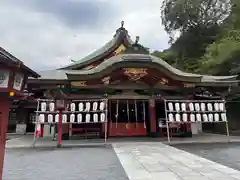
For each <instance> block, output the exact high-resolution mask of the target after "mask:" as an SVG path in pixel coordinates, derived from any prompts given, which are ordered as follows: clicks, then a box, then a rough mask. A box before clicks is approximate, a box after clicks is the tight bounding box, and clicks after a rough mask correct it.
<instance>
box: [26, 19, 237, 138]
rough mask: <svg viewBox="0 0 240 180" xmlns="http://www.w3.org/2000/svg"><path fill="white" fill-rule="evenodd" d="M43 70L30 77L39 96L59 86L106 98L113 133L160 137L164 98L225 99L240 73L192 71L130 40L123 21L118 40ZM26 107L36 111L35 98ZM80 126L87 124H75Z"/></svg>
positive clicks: (74, 95) (70, 95)
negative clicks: (165, 59) (172, 64)
mask: <svg viewBox="0 0 240 180" xmlns="http://www.w3.org/2000/svg"><path fill="white" fill-rule="evenodd" d="M40 75H41V77H40V78H37V79H33V78H32V79H29V81H28V91H29V92H31V93H33V94H34V97H35V98H47V99H53V98H54V97H55V96H56V94H58V93H59V90H61V91H62V93H64V98H65V99H69V100H81V99H82V100H83V99H84V100H88V99H89V100H90V99H101V98H107V99H108V136H139V135H142V136H147V135H149V136H157V135H159V134H160V131H161V128H160V127H159V125H158V124H159V119H161V118H165V111H164V104H163V99H200V98H201V99H204V98H209V97H211V98H219V99H221V98H224V94H225V93H226V92H228V91H229V89H230V88H233V87H235V86H238V80H237V76H209V75H201V74H193V73H187V72H183V71H181V70H179V69H176V68H174V67H173V66H171V65H169V64H168V63H167V62H165V61H164V60H162V59H161V58H158V57H155V56H152V55H151V54H150V52H149V50H148V48H146V47H144V46H142V45H141V44H139V37H137V38H136V40H135V41H133V40H131V38H130V36H129V34H128V31H127V30H126V29H125V28H124V27H123V22H122V26H121V27H120V28H119V29H117V31H116V33H115V34H114V36H113V39H112V40H110V41H109V42H108V43H106V44H105V45H104V46H103V47H101V48H100V49H98V50H97V51H95V52H93V53H92V54H90V55H88V56H87V57H84V58H83V59H80V60H79V61H75V62H73V63H71V64H69V65H68V66H65V67H62V68H60V69H56V70H47V71H43V72H40ZM24 106H28V107H29V108H28V109H31V107H32V108H33V109H34V110H36V104H34V103H33V104H32V105H30V104H29V103H25V105H23V106H22V107H24ZM25 109H27V108H25ZM32 112H33V110H32ZM79 128H80V129H81V128H85V129H86V128H88V127H86V126H83V125H79V126H77V125H76V126H75V128H73V129H79ZM66 129H68V128H66ZM66 129H65V132H67V131H68V130H66ZM78 132H79V133H80V131H78ZM83 132H87V131H83ZM83 132H82V133H83ZM76 134H77V132H76ZM100 134H101V133H100Z"/></svg>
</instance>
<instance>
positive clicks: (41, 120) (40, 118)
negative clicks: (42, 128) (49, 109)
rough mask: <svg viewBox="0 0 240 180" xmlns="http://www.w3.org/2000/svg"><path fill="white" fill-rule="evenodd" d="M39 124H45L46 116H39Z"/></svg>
mask: <svg viewBox="0 0 240 180" xmlns="http://www.w3.org/2000/svg"><path fill="white" fill-rule="evenodd" d="M39 122H40V123H41V124H42V123H44V122H45V116H44V114H40V115H39Z"/></svg>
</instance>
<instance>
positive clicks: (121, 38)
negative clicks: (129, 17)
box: [60, 22, 133, 69]
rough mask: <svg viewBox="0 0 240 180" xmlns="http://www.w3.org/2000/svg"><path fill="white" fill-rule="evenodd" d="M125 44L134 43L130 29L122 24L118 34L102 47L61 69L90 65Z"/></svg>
mask: <svg viewBox="0 0 240 180" xmlns="http://www.w3.org/2000/svg"><path fill="white" fill-rule="evenodd" d="M122 43H123V44H124V45H126V46H130V45H131V44H133V41H132V40H131V38H130V36H129V35H128V31H127V30H126V29H125V28H124V27H123V22H122V26H121V27H120V28H118V29H117V31H116V34H115V35H114V36H113V39H112V40H110V41H109V42H108V43H106V44H105V45H104V46H103V47H101V48H100V49H98V50H96V51H94V52H93V53H91V54H89V55H88V56H86V57H84V58H82V59H80V60H78V61H76V62H74V63H72V64H70V65H68V66H65V67H62V68H60V69H77V68H81V67H83V66H85V65H89V64H91V63H93V62H95V61H97V60H100V59H102V58H104V57H105V56H107V55H108V54H109V53H111V52H112V51H114V49H116V48H117V47H118V46H119V45H120V44H122Z"/></svg>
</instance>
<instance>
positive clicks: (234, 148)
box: [173, 143, 240, 170]
mask: <svg viewBox="0 0 240 180" xmlns="http://www.w3.org/2000/svg"><path fill="white" fill-rule="evenodd" d="M173 147H176V148H179V149H182V150H184V151H187V152H190V153H192V154H196V155H199V156H201V157H204V158H206V159H209V160H211V161H214V162H217V163H220V164H223V165H225V166H228V167H231V168H233V169H237V170H240V155H239V152H240V144H239V143H219V144H198V145H196V144H194V145H191V144H189V145H175V146H173Z"/></svg>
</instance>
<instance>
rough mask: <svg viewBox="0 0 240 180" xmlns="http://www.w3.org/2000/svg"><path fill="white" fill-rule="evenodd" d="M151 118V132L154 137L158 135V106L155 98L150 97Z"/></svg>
mask: <svg viewBox="0 0 240 180" xmlns="http://www.w3.org/2000/svg"><path fill="white" fill-rule="evenodd" d="M149 120H150V132H151V136H152V137H156V136H157V122H156V121H157V120H156V107H155V99H154V98H151V99H149Z"/></svg>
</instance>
